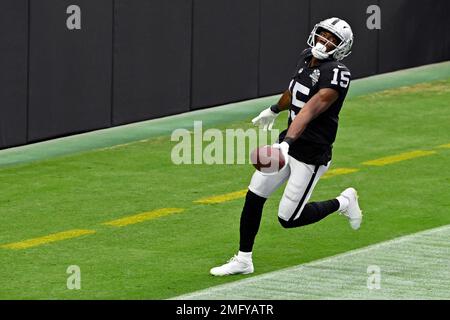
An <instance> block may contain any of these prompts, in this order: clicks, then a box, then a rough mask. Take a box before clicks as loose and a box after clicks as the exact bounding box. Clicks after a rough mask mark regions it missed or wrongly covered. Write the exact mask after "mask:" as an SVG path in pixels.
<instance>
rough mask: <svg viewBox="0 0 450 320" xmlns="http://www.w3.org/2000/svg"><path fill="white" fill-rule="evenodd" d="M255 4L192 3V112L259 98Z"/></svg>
mask: <svg viewBox="0 0 450 320" xmlns="http://www.w3.org/2000/svg"><path fill="white" fill-rule="evenodd" d="M258 8H259V1H258V0H246V1H242V0H194V10H193V11H194V15H193V19H194V25H193V61H192V62H193V63H192V100H191V101H192V109H196V108H199V107H206V106H212V105H218V104H223V103H226V102H231V101H238V100H244V99H249V98H254V97H256V96H257V94H258V88H257V73H258V51H259V48H258V47H259V44H258V30H259V27H258V25H259V9H258Z"/></svg>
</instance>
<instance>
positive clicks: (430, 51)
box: [379, 0, 450, 73]
mask: <svg viewBox="0 0 450 320" xmlns="http://www.w3.org/2000/svg"><path fill="white" fill-rule="evenodd" d="M380 3H381V4H380V7H381V14H382V26H381V29H382V31H381V33H380V55H379V63H380V70H379V72H380V73H382V72H387V71H393V70H398V69H403V68H408V67H413V66H417V65H423V64H428V63H432V62H436V61H442V60H446V59H448V58H449V52H450V47H449V43H450V39H449V36H450V34H449V30H450V27H449V23H450V22H449V18H448V15H449V12H450V1H448V0H430V1H418V0H415V1H414V0H413V1H412V0H380Z"/></svg>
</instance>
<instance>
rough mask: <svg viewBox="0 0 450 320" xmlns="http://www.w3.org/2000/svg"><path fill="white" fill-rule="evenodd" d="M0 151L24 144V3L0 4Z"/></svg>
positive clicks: (5, 1)
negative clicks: (0, 149)
mask: <svg viewBox="0 0 450 320" xmlns="http://www.w3.org/2000/svg"><path fill="white" fill-rule="evenodd" d="M0 39H1V41H0V70H1V71H0V148H6V147H8V146H13V145H19V144H24V143H26V142H27V141H26V134H27V113H26V111H27V48H28V44H27V43H28V0H2V1H0Z"/></svg>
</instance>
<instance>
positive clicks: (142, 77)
mask: <svg viewBox="0 0 450 320" xmlns="http://www.w3.org/2000/svg"><path fill="white" fill-rule="evenodd" d="M114 7H115V10H114V12H115V15H114V25H115V26H114V73H113V74H114V100H113V124H114V125H117V124H123V123H128V122H133V121H139V120H144V119H150V118H155V117H161V116H165V115H169V114H173V113H180V112H183V111H189V96H190V70H191V67H190V64H191V25H192V20H191V16H192V0H171V1H167V0H155V1H148V0H133V1H130V0H116V1H115V6H114Z"/></svg>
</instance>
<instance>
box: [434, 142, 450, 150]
mask: <svg viewBox="0 0 450 320" xmlns="http://www.w3.org/2000/svg"><path fill="white" fill-rule="evenodd" d="M436 148H441V149H450V143H447V144H441V145H440V146H437V147H436Z"/></svg>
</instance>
